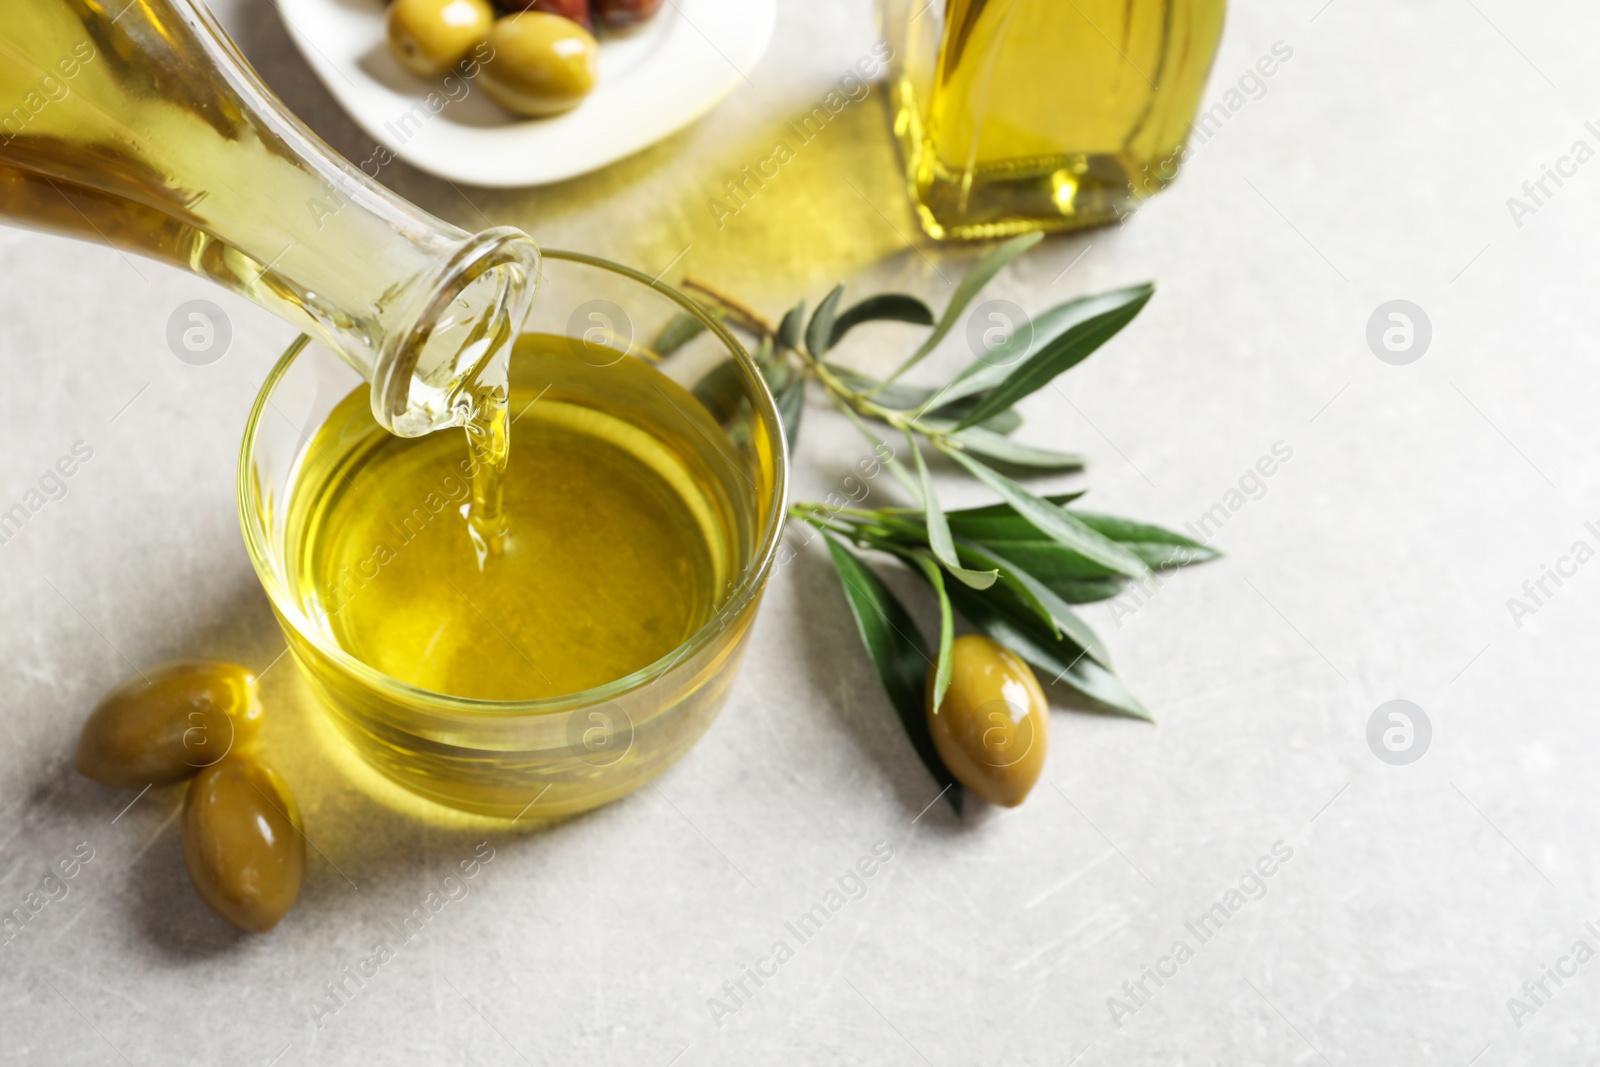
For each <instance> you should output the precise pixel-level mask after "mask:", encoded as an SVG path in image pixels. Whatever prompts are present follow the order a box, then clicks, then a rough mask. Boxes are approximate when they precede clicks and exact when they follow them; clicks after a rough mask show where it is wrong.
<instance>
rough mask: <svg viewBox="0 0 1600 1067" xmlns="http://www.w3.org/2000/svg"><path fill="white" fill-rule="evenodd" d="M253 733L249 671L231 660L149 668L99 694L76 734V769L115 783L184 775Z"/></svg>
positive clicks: (136, 785) (255, 713) (128, 785)
mask: <svg viewBox="0 0 1600 1067" xmlns="http://www.w3.org/2000/svg"><path fill="white" fill-rule="evenodd" d="M260 732H261V702H260V700H259V699H257V696H256V676H255V675H253V674H251V673H250V672H249V671H247V670H245V669H244V668H243V667H241V666H239V665H238V664H236V663H222V662H220V661H216V660H180V661H177V662H174V663H163V664H161V665H160V666H157V667H150V668H148V669H146V670H145V671H144V672H143V673H142V674H137V675H134V676H133V677H131V678H128V679H125V680H124V681H122V682H120V683H119V684H118V685H117V687H116V688H115V689H113V690H111V692H109V693H107V694H106V695H105V696H104V697H102V698H101V699H100V703H99V704H97V705H95V708H94V710H93V711H91V712H90V713H89V719H88V721H87V722H85V723H84V724H83V732H82V733H81V734H79V735H78V751H77V755H76V756H75V757H74V759H73V764H74V766H76V767H77V768H78V773H79V774H81V775H83V776H84V777H85V778H91V779H93V780H94V781H96V782H99V783H100V784H101V785H109V786H112V787H113V788H116V789H143V788H144V787H145V786H147V785H165V784H167V783H168V782H176V781H180V780H182V779H184V778H187V777H189V776H190V775H192V774H194V773H195V772H196V771H198V770H200V769H201V768H202V767H208V766H210V765H211V764H213V763H215V762H217V761H218V760H219V759H221V758H222V757H223V756H226V755H227V754H228V753H229V752H231V751H234V750H238V749H244V748H248V747H249V746H250V745H252V744H254V743H255V740H256V736H257V735H258V734H259V733H260Z"/></svg>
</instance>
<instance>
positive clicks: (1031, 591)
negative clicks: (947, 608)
mask: <svg viewBox="0 0 1600 1067" xmlns="http://www.w3.org/2000/svg"><path fill="white" fill-rule="evenodd" d="M962 548H963V549H965V550H966V551H967V552H968V553H969V554H970V558H972V559H974V560H975V561H977V562H979V563H980V564H981V565H983V566H989V567H993V568H994V569H995V570H996V571H998V572H999V573H1000V574H1001V575H1002V576H1003V577H1002V579H1001V581H1002V583H1003V584H1004V585H1005V586H1006V588H1007V589H1009V590H1010V591H1011V593H1012V595H1013V596H1016V597H1017V598H1018V599H1019V600H1021V601H1022V602H1023V603H1024V604H1026V605H1027V606H1028V607H1030V608H1032V609H1033V611H1034V614H1036V615H1038V616H1039V617H1041V618H1042V619H1043V620H1044V621H1045V622H1046V623H1047V624H1048V625H1049V626H1050V629H1051V631H1052V634H1053V635H1055V636H1059V637H1065V638H1066V639H1067V640H1069V641H1071V642H1072V643H1074V644H1076V645H1077V646H1078V647H1079V648H1081V649H1083V650H1085V651H1086V652H1088V653H1089V655H1091V656H1093V657H1094V658H1095V659H1096V660H1097V661H1098V662H1099V663H1100V664H1101V666H1104V667H1110V666H1111V653H1110V652H1108V651H1106V646H1105V645H1104V643H1102V642H1101V640H1100V638H1099V636H1098V635H1096V634H1095V632H1094V631H1093V630H1092V629H1090V628H1089V624H1088V623H1086V622H1084V621H1083V620H1082V619H1080V618H1078V616H1077V613H1076V612H1074V611H1073V610H1072V609H1071V608H1070V607H1068V606H1067V603H1066V601H1064V600H1062V599H1061V597H1059V596H1057V595H1056V592H1055V590H1053V589H1051V588H1050V587H1049V586H1048V585H1046V584H1045V583H1044V582H1041V581H1040V580H1039V579H1037V578H1035V577H1034V576H1033V575H1032V574H1030V573H1028V571H1026V570H1024V569H1023V568H1022V567H1020V566H1018V565H1017V564H1016V563H1015V562H1014V561H1012V560H1010V559H1008V558H1006V557H1005V556H1003V555H1000V554H999V553H998V552H995V551H994V549H993V548H992V547H989V546H984V547H980V546H978V545H973V544H970V543H967V544H963V545H962Z"/></svg>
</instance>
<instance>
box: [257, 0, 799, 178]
mask: <svg viewBox="0 0 1600 1067" xmlns="http://www.w3.org/2000/svg"><path fill="white" fill-rule="evenodd" d="M279 10H280V11H281V12H282V15H283V19H284V22H285V23H286V24H287V25H288V28H289V36H290V37H292V38H293V39H294V42H295V44H296V45H298V46H299V48H300V51H301V53H302V54H303V55H304V56H305V57H306V61H307V62H308V63H310V64H311V69H312V70H314V71H316V72H317V76H318V77H320V78H321V79H322V81H323V83H324V84H326V85H327V87H328V91H329V92H331V93H332V94H333V95H334V98H335V99H337V100H338V101H339V103H340V104H341V105H342V106H343V107H344V109H345V110H346V111H348V112H349V113H350V117H351V118H353V119H354V120H355V121H356V124H357V125H359V126H360V127H361V128H362V129H363V130H365V131H366V132H367V133H368V134H369V135H370V136H371V137H373V138H374V139H375V140H376V141H378V142H379V143H380V144H382V145H384V146H385V147H386V148H388V149H389V150H390V151H391V152H393V153H394V154H395V155H396V156H397V157H398V158H400V159H403V160H405V161H406V162H407V163H409V164H411V165H412V166H414V167H416V168H418V169H419V170H425V171H428V172H429V173H430V174H436V175H439V176H440V177H444V178H449V179H450V180H452V181H458V182H465V183H468V184H471V185H480V186H489V187H493V188H508V187H513V186H523V185H544V184H547V183H549V182H558V181H562V180H564V179H566V178H573V177H576V176H578V175H580V174H585V173H587V172H589V171H591V170H596V169H598V168H600V167H603V166H605V165H607V164H608V163H614V162H616V161H617V160H619V159H622V158H624V157H625V156H630V155H632V154H633V153H635V152H637V151H639V150H640V149H642V148H645V147H648V146H649V145H652V144H654V143H655V142H656V141H659V140H661V139H662V138H663V137H667V136H668V135H670V134H673V133H676V132H677V131H678V130H680V129H682V128H683V127H685V126H687V125H688V124H689V123H691V122H693V121H694V120H695V119H698V118H699V117H700V116H702V115H704V114H705V113H706V112H708V111H710V110H711V109H712V108H713V107H715V106H716V105H717V103H718V102H720V101H721V100H722V99H723V98H724V97H725V96H727V95H728V94H729V93H730V92H732V91H733V89H734V88H735V87H736V86H737V85H739V84H740V83H741V82H742V81H744V80H745V78H746V76H747V75H748V74H749V73H750V71H751V70H752V69H753V68H754V67H755V65H756V63H757V62H758V61H759V60H760V59H761V56H762V53H764V52H765V51H766V49H767V43H768V42H769V41H770V40H771V38H772V28H773V24H774V22H775V21H776V18H777V0H666V3H665V4H663V5H662V7H661V11H660V12H659V13H658V14H657V15H656V17H655V18H653V19H651V20H650V21H649V22H647V23H645V24H644V25H643V26H640V27H637V28H636V29H634V30H631V31H629V32H626V33H622V34H618V33H612V34H605V33H604V31H602V35H601V38H600V80H599V84H597V85H596V86H595V90H594V92H593V93H591V94H590V95H589V97H588V98H587V99H586V100H584V102H583V103H581V104H579V105H578V106H577V107H576V108H574V109H573V110H571V111H569V112H567V113H566V114H564V115H557V116H555V117H552V118H544V119H523V118H518V117H516V116H514V115H512V114H510V113H509V112H507V111H504V110H502V109H501V108H500V107H499V106H498V105H496V104H495V103H494V102H493V101H491V100H489V99H488V97H486V96H485V95H484V94H483V92H482V91H481V90H479V89H478V88H477V87H476V86H475V85H473V84H472V83H471V82H470V81H467V80H464V79H462V78H460V77H459V76H454V77H453V81H451V82H450V83H448V84H447V83H446V82H445V81H444V80H443V79H440V80H438V81H430V80H428V79H425V78H419V77H417V76H416V75H413V74H411V73H409V72H408V71H406V70H405V69H404V68H402V67H401V66H400V65H399V63H397V62H395V59H394V57H393V56H391V55H390V54H389V46H388V42H387V38H386V36H385V34H384V24H383V23H384V4H383V0H279ZM430 94H431V95H430Z"/></svg>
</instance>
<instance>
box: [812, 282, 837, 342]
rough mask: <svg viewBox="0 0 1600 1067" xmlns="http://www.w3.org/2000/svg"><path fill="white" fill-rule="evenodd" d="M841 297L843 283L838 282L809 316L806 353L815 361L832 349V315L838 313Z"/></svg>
mask: <svg viewBox="0 0 1600 1067" xmlns="http://www.w3.org/2000/svg"><path fill="white" fill-rule="evenodd" d="M842 296H844V283H843V282H840V283H839V284H838V285H836V286H834V287H833V291H832V292H831V293H829V294H828V295H827V296H825V297H823V298H822V303H820V304H818V305H817V310H816V312H815V313H814V314H813V315H812V316H811V323H810V325H808V326H807V327H806V351H807V352H810V353H811V355H812V357H813V358H815V359H821V358H822V357H823V354H824V353H826V352H827V351H828V349H829V348H831V347H832V343H831V342H830V341H829V338H830V337H832V336H833V321H834V315H836V314H837V313H838V311H839V299H840V298H841V297H842Z"/></svg>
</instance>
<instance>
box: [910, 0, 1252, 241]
mask: <svg viewBox="0 0 1600 1067" xmlns="http://www.w3.org/2000/svg"><path fill="white" fill-rule="evenodd" d="M1226 6H1227V3H1226V0H883V4H882V7H881V9H880V10H881V13H882V17H883V32H884V37H885V38H886V39H887V40H888V41H889V43H890V45H891V46H892V47H893V48H894V50H895V57H894V61H893V64H892V66H891V69H890V78H891V82H892V93H893V103H894V112H895V118H894V123H895V133H896V135H897V137H898V138H899V140H900V145H901V150H902V152H903V154H904V157H905V166H906V181H907V185H908V187H909V190H910V194H911V199H912V201H913V203H914V204H915V206H916V210H917V215H918V217H919V219H920V221H921V223H922V227H923V229H924V230H926V231H927V232H928V234H929V235H930V236H932V237H934V238H938V239H946V238H988V237H1001V236H1005V235H1008V234H1015V233H1024V232H1027V231H1030V230H1075V229H1083V228H1085V227H1089V226H1098V225H1101V224H1103V223H1107V222H1115V221H1117V220H1119V219H1122V218H1125V217H1126V216H1127V215H1128V214H1129V213H1130V212H1132V211H1133V210H1134V209H1135V208H1137V207H1138V206H1139V204H1140V203H1141V202H1143V201H1144V200H1145V199H1147V198H1149V197H1150V196H1151V195H1153V194H1154V193H1156V192H1158V191H1160V190H1161V189H1163V188H1165V187H1166V186H1167V185H1168V184H1170V183H1171V181H1172V180H1173V178H1175V177H1176V176H1177V171H1178V165H1179V163H1180V162H1181V160H1182V156H1183V152H1184V145H1185V143H1186V141H1187V139H1188V133H1189V127H1190V125H1191V123H1193V121H1194V117H1195V112H1196V110H1197V109H1198V107H1199V103H1200V93H1201V91H1202V90H1203V89H1204V87H1205V82H1206V76H1207V74H1208V73H1209V72H1210V69H1211V61H1212V58H1213V57H1214V55H1215V53H1216V49H1217V42H1218V40H1219V39H1220V37H1221V34H1222V20H1223V12H1224V9H1225V8H1226Z"/></svg>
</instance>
